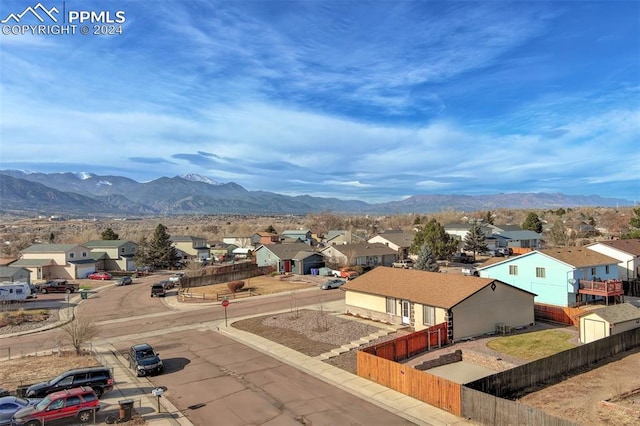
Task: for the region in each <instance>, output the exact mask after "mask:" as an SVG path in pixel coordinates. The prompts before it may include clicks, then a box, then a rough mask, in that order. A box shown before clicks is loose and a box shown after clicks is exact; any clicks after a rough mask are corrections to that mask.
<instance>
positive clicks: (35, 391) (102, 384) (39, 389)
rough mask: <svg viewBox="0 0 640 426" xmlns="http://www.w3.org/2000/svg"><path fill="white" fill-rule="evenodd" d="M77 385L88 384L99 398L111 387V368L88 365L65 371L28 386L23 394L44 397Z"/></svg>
mask: <svg viewBox="0 0 640 426" xmlns="http://www.w3.org/2000/svg"><path fill="white" fill-rule="evenodd" d="M79 386H90V387H91V388H92V389H93V390H94V391H95V393H96V395H97V396H98V398H100V397H101V396H102V394H103V393H105V392H109V391H110V390H112V389H113V375H112V374H111V369H110V368H108V367H90V368H79V369H77V370H69V371H65V372H64V373H62V374H61V375H59V376H58V377H56V378H55V379H52V380H49V381H48V382H42V383H36V384H35V385H31V386H29V387H28V388H27V391H26V392H25V394H24V396H25V397H27V398H44V397H45V396H47V395H48V394H50V393H52V392H57V391H61V390H65V389H71V388H77V387H79Z"/></svg>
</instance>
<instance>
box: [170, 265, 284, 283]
mask: <svg viewBox="0 0 640 426" xmlns="http://www.w3.org/2000/svg"><path fill="white" fill-rule="evenodd" d="M272 270H273V268H272V267H271V266H257V265H256V264H254V263H237V264H235V265H225V266H217V267H215V268H207V272H208V273H207V274H206V275H202V276H199V277H183V278H182V279H181V280H180V287H182V288H193V287H202V286H205V285H212V284H220V283H226V282H229V281H237V280H244V279H246V278H251V277H257V276H261V275H266V274H268V273H269V272H271V271H272Z"/></svg>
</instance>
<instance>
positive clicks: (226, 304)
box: [222, 299, 229, 308]
mask: <svg viewBox="0 0 640 426" xmlns="http://www.w3.org/2000/svg"><path fill="white" fill-rule="evenodd" d="M222 306H224V307H225V308H226V307H227V306H229V301H228V300H227V299H224V300H223V301H222Z"/></svg>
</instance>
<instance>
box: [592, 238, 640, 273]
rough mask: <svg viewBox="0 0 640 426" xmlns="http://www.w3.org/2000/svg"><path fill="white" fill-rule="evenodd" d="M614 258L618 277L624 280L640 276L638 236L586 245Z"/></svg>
mask: <svg viewBox="0 0 640 426" xmlns="http://www.w3.org/2000/svg"><path fill="white" fill-rule="evenodd" d="M586 247H587V248H588V249H589V250H593V251H597V252H598V253H602V254H605V255H607V256H609V257H613V258H614V259H618V261H619V262H618V277H619V278H620V279H622V280H625V281H631V280H636V279H638V278H640V238H630V239H627V240H610V241H598V242H596V243H592V244H589V245H588V246H586Z"/></svg>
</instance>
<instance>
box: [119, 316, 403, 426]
mask: <svg viewBox="0 0 640 426" xmlns="http://www.w3.org/2000/svg"><path fill="white" fill-rule="evenodd" d="M142 341H144V342H147V343H150V344H151V345H152V346H153V347H154V348H155V349H156V351H158V352H159V353H160V356H161V358H162V359H163V360H164V363H165V373H164V374H162V375H159V376H154V377H150V381H151V382H152V383H153V385H154V386H155V387H160V386H164V387H166V388H167V391H166V393H165V396H166V397H167V398H168V399H169V400H170V401H171V402H172V404H173V405H175V406H176V407H177V408H178V409H179V410H180V411H181V412H182V413H183V414H184V415H185V416H186V417H187V418H188V419H189V420H190V421H191V422H192V423H193V424H194V425H225V426H235V425H238V426H246V425H267V424H268V425H300V424H307V425H311V424H313V425H409V424H413V423H411V422H409V421H407V420H405V419H403V418H401V417H398V416H396V415H394V414H392V413H389V412H388V411H386V410H384V409H382V408H379V407H377V406H376V405H374V404H371V403H369V402H367V401H364V400H362V399H360V398H357V397H355V396H353V395H351V394H350V393H348V392H345V391H343V390H340V389H338V388H336V387H334V386H331V385H329V384H327V383H325V382H323V381H322V380H320V379H317V378H315V377H313V376H311V375H309V374H306V373H304V372H301V371H300V370H298V369H296V368H294V367H292V366H290V365H287V364H285V363H283V362H281V361H279V360H277V359H275V358H273V357H271V356H268V355H265V354H263V353H262V352H259V351H257V350H254V349H252V348H249V347H247V346H244V345H242V344H240V343H238V342H236V341H235V340H232V339H230V338H227V337H225V336H222V335H221V334H219V333H218V332H216V331H213V330H208V329H205V328H203V329H201V330H186V331H180V332H176V333H169V334H166V335H158V336H154V337H152V336H149V337H146V338H145V337H141V338H140V339H138V340H128V341H120V342H118V343H116V344H115V345H114V346H115V348H116V350H117V351H118V352H125V351H126V349H127V348H128V347H129V346H130V345H132V344H135V343H141V342H142ZM119 359H120V360H121V361H122V362H126V360H125V359H124V357H119Z"/></svg>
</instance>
